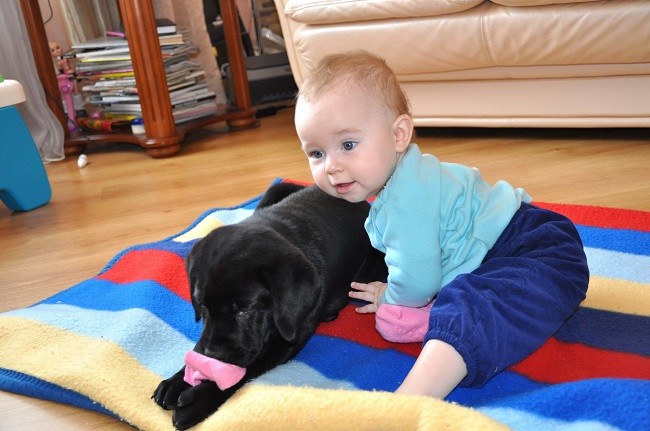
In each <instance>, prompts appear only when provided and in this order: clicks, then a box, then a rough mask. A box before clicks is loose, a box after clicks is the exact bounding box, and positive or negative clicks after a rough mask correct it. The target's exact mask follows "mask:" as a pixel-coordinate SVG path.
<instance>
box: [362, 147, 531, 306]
mask: <svg viewBox="0 0 650 431" xmlns="http://www.w3.org/2000/svg"><path fill="white" fill-rule="evenodd" d="M530 200H531V198H530V196H528V194H527V193H526V192H525V191H524V190H523V189H520V188H517V189H515V188H513V187H512V186H511V185H510V184H509V183H507V182H505V181H498V182H497V183H496V184H494V186H490V185H489V184H488V183H487V182H485V181H484V180H483V179H482V178H481V175H480V173H479V172H478V170H477V169H474V168H470V167H467V166H463V165H459V164H455V163H444V162H440V161H439V160H438V159H437V158H436V157H434V156H432V155H430V154H424V155H423V154H422V153H421V152H420V149H419V147H418V146H417V145H416V144H411V145H410V146H409V148H408V150H407V152H406V153H405V154H404V156H403V157H402V159H401V160H400V161H399V163H398V165H397V168H396V169H395V172H394V173H393V175H392V177H391V178H390V180H389V181H388V183H387V184H386V186H385V187H384V189H383V190H382V191H381V192H380V193H379V195H378V196H377V197H376V198H375V201H374V202H373V204H372V207H371V208H370V214H369V215H368V218H367V220H366V222H365V227H366V231H367V232H368V236H369V237H370V242H371V243H372V246H373V247H375V248H376V249H377V250H379V251H382V252H384V253H386V264H387V266H388V273H389V275H388V287H387V289H386V290H385V291H384V294H383V296H382V298H380V301H379V303H380V304H381V303H383V302H386V303H389V304H397V305H406V306H410V307H422V306H424V305H426V304H428V303H429V302H431V300H432V299H433V298H434V296H435V295H436V294H437V293H438V292H439V291H440V289H442V287H443V286H444V285H446V284H447V283H449V282H450V281H451V280H453V279H454V278H455V277H456V276H457V275H459V274H463V273H469V272H471V271H473V270H474V269H476V268H477V267H478V266H479V265H480V264H481V262H482V261H483V258H484V257H485V255H486V254H487V252H488V250H490V248H491V247H492V246H493V245H494V244H495V242H496V240H497V239H498V238H499V235H501V233H502V232H503V230H504V229H505V228H506V226H507V225H508V223H509V222H510V219H511V218H512V216H513V215H514V213H515V212H516V211H517V209H519V206H520V205H521V202H522V201H523V202H530Z"/></svg>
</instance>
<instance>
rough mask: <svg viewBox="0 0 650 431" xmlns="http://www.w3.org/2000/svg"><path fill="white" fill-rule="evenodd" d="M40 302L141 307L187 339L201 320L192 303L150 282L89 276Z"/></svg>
mask: <svg viewBox="0 0 650 431" xmlns="http://www.w3.org/2000/svg"><path fill="white" fill-rule="evenodd" d="M41 303H42V304H57V303H61V304H68V305H74V306H77V307H80V308H88V309H92V310H107V311H120V310H127V309H129V308H142V309H145V310H147V311H149V312H150V313H151V314H153V315H155V316H157V317H158V318H159V319H161V320H163V321H164V322H166V323H167V324H168V325H169V326H171V327H172V328H174V329H176V330H177V331H179V332H180V333H181V334H183V335H184V336H185V337H187V338H189V339H190V340H198V339H199V336H200V334H201V323H196V322H195V321H194V309H193V308H192V304H190V303H189V302H187V301H185V300H183V299H182V298H180V297H178V296H177V295H176V294H174V293H173V292H170V291H169V290H167V289H166V288H165V287H163V286H161V285H159V284H158V283H156V282H154V281H149V280H144V281H138V282H133V283H127V284H115V283H112V282H110V281H105V280H97V279H91V280H87V281H85V282H82V283H79V284H77V285H76V286H74V287H71V288H70V289H68V290H64V291H63V292H61V293H58V294H56V295H54V296H52V297H50V298H48V299H46V300H45V301H43V302H41Z"/></svg>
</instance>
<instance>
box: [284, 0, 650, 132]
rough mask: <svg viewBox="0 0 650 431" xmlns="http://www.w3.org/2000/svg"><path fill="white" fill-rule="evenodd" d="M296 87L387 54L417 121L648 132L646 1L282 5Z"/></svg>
mask: <svg viewBox="0 0 650 431" xmlns="http://www.w3.org/2000/svg"><path fill="white" fill-rule="evenodd" d="M274 1H275V5H276V8H277V10H278V16H279V19H280V24H281V27H282V33H283V36H284V38H285V44H286V47H287V55H288V57H289V63H290V66H291V71H292V74H293V77H294V79H295V81H296V84H297V85H298V86H300V85H301V83H302V81H303V80H304V77H305V74H306V73H307V72H308V71H309V69H310V68H311V67H312V66H313V65H314V64H315V63H316V62H317V61H318V60H319V59H320V58H321V57H323V56H324V55H326V54H329V53H334V52H340V51H346V50H350V49H359V48H361V49H366V50H368V51H373V52H375V53H377V54H378V55H380V56H382V57H384V58H385V59H386V61H387V63H388V64H389V65H390V66H391V67H392V68H393V70H394V71H395V72H396V74H397V75H398V78H399V80H400V82H401V83H402V85H403V88H404V90H405V92H406V94H407V96H408V97H409V100H410V102H411V107H412V110H413V116H414V121H415V124H416V126H420V127H422V126H426V127H650V1H648V0H610V1H594V0H573V1H571V0H494V1H483V0H455V1H453V0H274Z"/></svg>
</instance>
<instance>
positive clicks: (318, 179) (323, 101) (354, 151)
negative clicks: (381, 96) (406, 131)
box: [295, 88, 406, 202]
mask: <svg viewBox="0 0 650 431" xmlns="http://www.w3.org/2000/svg"><path fill="white" fill-rule="evenodd" d="M396 121H397V119H396V118H394V116H393V115H392V114H390V113H388V112H387V110H386V109H383V108H382V107H380V106H377V104H376V103H373V101H372V100H371V99H370V98H369V97H367V96H364V95H361V94H360V93H359V92H357V91H350V89H349V88H337V89H335V90H331V91H328V92H326V94H323V95H321V96H319V97H318V99H317V100H314V101H309V102H308V101H305V100H303V99H299V100H298V103H297V105H296V115H295V125H296V131H297V133H298V137H299V138H300V142H301V143H302V149H303V151H304V152H305V154H306V155H307V157H308V159H309V167H310V169H311V173H312V177H313V178H314V182H315V183H316V184H317V185H318V186H319V187H320V188H321V189H322V190H323V191H325V192H326V193H328V194H330V195H332V196H334V197H337V198H342V199H345V200H347V201H349V202H361V201H363V200H366V199H368V198H370V197H372V196H374V195H376V194H377V193H379V191H381V189H382V187H384V185H385V184H386V182H387V181H388V179H389V178H390V176H391V175H392V173H393V171H394V170H395V166H396V165H397V162H398V161H399V157H400V154H401V153H402V152H403V151H405V149H406V148H405V147H403V145H401V144H400V143H398V142H397V137H396V134H395V133H396V132H395V125H396Z"/></svg>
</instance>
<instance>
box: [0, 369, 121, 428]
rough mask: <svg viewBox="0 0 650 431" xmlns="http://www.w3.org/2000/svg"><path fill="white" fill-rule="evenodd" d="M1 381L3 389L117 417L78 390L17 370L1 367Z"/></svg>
mask: <svg viewBox="0 0 650 431" xmlns="http://www.w3.org/2000/svg"><path fill="white" fill-rule="evenodd" d="M0 383H2V390H6V391H9V392H13V393H15V394H19V395H24V396H26V397H32V398H40V399H43V400H47V401H55V402H57V403H64V404H70V405H72V406H76V407H80V408H82V409H86V410H92V411H95V412H99V413H103V414H105V415H109V416H112V417H115V418H117V416H116V415H115V414H113V412H111V411H110V410H106V409H105V408H104V407H102V406H101V405H99V404H98V403H97V402H95V401H93V400H92V399H90V398H88V397H86V396H84V395H81V394H80V393H78V392H75V391H71V390H70V389H66V388H63V387H61V386H59V385H54V384H52V383H49V382H46V381H44V380H41V379H37V378H36V377H33V376H29V375H27V374H23V373H19V372H17V371H13V370H7V369H6V368H0Z"/></svg>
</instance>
